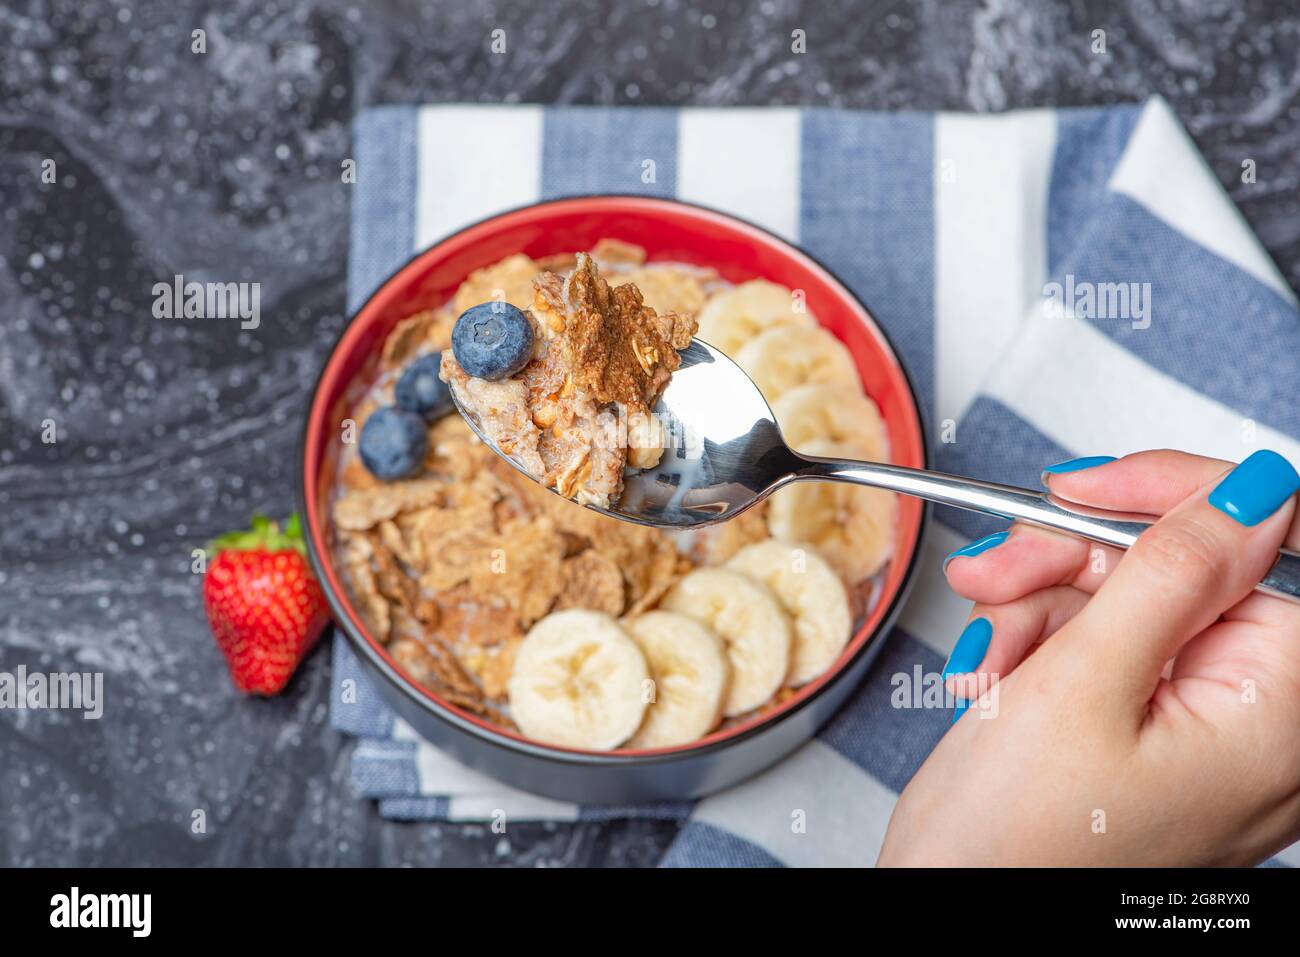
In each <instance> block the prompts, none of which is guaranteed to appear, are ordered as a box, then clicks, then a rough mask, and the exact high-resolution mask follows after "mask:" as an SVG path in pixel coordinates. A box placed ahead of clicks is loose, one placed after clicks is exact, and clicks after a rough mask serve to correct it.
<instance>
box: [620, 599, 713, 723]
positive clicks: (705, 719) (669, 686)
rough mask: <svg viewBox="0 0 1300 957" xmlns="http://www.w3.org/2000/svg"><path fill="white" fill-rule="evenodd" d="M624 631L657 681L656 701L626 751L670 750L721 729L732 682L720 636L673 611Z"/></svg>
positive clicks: (646, 618)
mask: <svg viewBox="0 0 1300 957" xmlns="http://www.w3.org/2000/svg"><path fill="white" fill-rule="evenodd" d="M626 627H627V630H628V633H629V634H631V636H632V638H633V640H634V641H636V643H637V644H638V645H640V646H641V651H642V653H643V654H644V655H645V658H646V662H647V663H648V664H649V666H650V677H651V679H652V680H653V681H654V700H653V701H652V702H650V705H649V707H647V708H646V715H645V721H644V722H642V724H641V730H639V731H638V732H637V733H636V734H635V735H634V736H633V737H632V740H631V741H629V742H628V743H627V746H628V747H629V748H668V747H672V746H673V745H675V744H686V743H688V742H690V741H694V740H696V739H697V738H702V737H704V736H705V735H706V734H708V733H709V732H710V731H712V730H713V729H714V728H715V727H717V725H718V722H719V721H721V720H722V705H723V702H724V701H725V700H726V696H727V686H728V684H729V683H730V678H731V666H730V665H729V664H728V663H727V646H726V645H725V644H724V643H723V641H722V639H721V638H719V637H718V634H717V632H715V631H714V630H713V629H712V628H709V627H708V626H706V625H703V624H701V623H700V622H698V621H696V620H695V619H694V618H688V617H687V616H686V615H678V614H675V613H673V612H671V611H651V612H647V613H646V614H644V615H642V616H640V617H639V618H634V619H632V620H631V621H630V622H628V623H627V626H626Z"/></svg>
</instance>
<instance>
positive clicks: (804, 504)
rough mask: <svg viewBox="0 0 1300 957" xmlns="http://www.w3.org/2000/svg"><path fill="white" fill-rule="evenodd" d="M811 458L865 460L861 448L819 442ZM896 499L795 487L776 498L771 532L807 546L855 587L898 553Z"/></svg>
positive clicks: (856, 489) (810, 446)
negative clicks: (895, 531) (804, 543)
mask: <svg viewBox="0 0 1300 957" xmlns="http://www.w3.org/2000/svg"><path fill="white" fill-rule="evenodd" d="M800 451H802V452H806V453H807V454H809V455H821V456H826V457H828V458H862V457H864V456H866V455H867V453H866V451H865V450H863V449H862V447H861V446H857V445H851V444H849V443H847V442H834V441H831V440H829V439H814V440H813V441H810V442H808V443H807V444H806V445H804V446H802V447H801V448H800ZM894 509H895V496H894V493H893V492H886V491H884V490H883V489H878V488H866V487H865V486H861V485H848V484H845V483H842V482H795V483H794V484H792V485H789V486H787V487H786V488H783V489H781V490H779V491H777V492H775V493H774V494H773V495H772V498H771V500H770V504H769V505H768V509H767V530H768V531H769V532H771V534H772V537H773V538H778V539H781V540H782V541H785V542H807V543H809V544H810V545H812V546H813V547H814V548H816V549H817V551H818V552H820V553H821V556H822V557H823V558H825V559H826V561H827V562H828V563H829V564H830V566H831V567H832V568H834V569H835V570H836V571H837V572H839V574H840V577H841V578H843V579H844V581H845V582H847V583H848V584H850V585H855V584H857V583H858V582H860V581H862V580H863V579H865V578H869V577H870V576H871V575H874V574H875V573H876V572H877V571H879V570H880V566H881V565H883V564H884V563H885V559H887V558H888V557H889V553H890V552H891V551H892V550H893V547H894Z"/></svg>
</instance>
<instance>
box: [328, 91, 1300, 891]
mask: <svg viewBox="0 0 1300 957" xmlns="http://www.w3.org/2000/svg"><path fill="white" fill-rule="evenodd" d="M354 147H355V152H354V156H355V159H356V163H357V166H356V169H357V180H356V184H355V186H354V189H355V193H354V194H353V206H352V227H351V228H352V233H351V247H350V248H351V254H350V259H349V273H348V290H349V300H350V308H352V309H355V308H357V307H359V306H360V305H361V304H362V302H364V300H365V299H366V297H367V296H368V295H369V294H370V293H371V292H372V291H373V290H374V289H375V287H376V286H377V285H378V284H379V283H380V282H381V281H382V280H383V279H384V278H385V277H387V276H388V275H389V274H390V273H391V272H392V271H393V270H394V269H395V268H396V267H397V266H399V265H400V264H401V263H403V262H404V261H406V259H408V258H409V257H410V255H411V254H412V252H413V251H415V250H418V249H421V248H423V247H425V246H427V245H429V244H430V243H432V242H434V241H435V240H437V239H439V238H440V237H442V236H445V235H447V234H448V233H451V232H453V231H455V230H456V229H458V228H460V227H462V226H464V225H466V224H467V223H470V222H473V221H475V220H478V219H481V218H483V217H484V216H487V215H490V214H492V213H494V212H497V211H500V210H503V209H508V208H511V207H515V206H519V205H523V204H526V203H531V202H534V201H536V200H539V199H547V198H552V197H558V196H565V195H573V194H579V193H599V192H611V193H646V194H650V195H658V196H670V197H671V196H676V197H679V198H681V199H685V200H692V201H696V202H699V203H702V204H705V205H708V206H712V207H715V208H719V209H722V210H725V211H728V212H733V213H735V214H737V215H739V216H741V217H743V218H746V219H749V220H751V221H753V222H756V223H759V224H761V225H763V226H766V227H767V228H769V229H771V230H773V231H775V232H776V233H778V234H780V235H782V236H784V237H786V238H788V239H790V240H791V241H793V242H796V243H798V244H799V245H801V246H802V247H803V248H805V249H806V250H808V251H809V252H810V253H811V254H812V255H814V256H816V257H817V258H818V259H820V260H821V261H822V262H824V263H826V264H827V265H828V266H829V267H830V269H831V270H832V271H834V272H835V273H836V274H837V275H838V276H839V277H840V278H841V279H842V280H843V281H844V282H846V283H847V284H848V285H849V286H850V287H851V288H852V289H853V291H854V292H855V293H857V294H858V295H859V296H860V297H861V298H862V299H863V301H864V302H866V303H867V304H868V306H869V307H870V308H871V310H872V311H873V313H874V314H875V316H876V318H877V320H878V321H879V322H880V323H881V324H882V325H883V326H884V328H885V329H886V330H887V332H888V333H889V335H890V336H891V338H892V339H893V341H894V342H895V344H896V345H897V347H898V349H899V351H900V352H901V354H902V358H903V361H904V362H905V363H906V365H907V367H908V370H909V371H910V372H911V374H912V377H913V381H914V382H915V384H916V387H917V389H918V391H919V393H920V396H921V402H922V404H923V407H924V408H923V410H922V413H923V421H924V422H925V424H926V428H927V431H928V433H929V434H930V436H931V439H932V445H933V450H934V461H935V463H936V465H937V467H938V468H939V469H942V470H944V471H949V472H956V473H959V474H964V475H971V476H975V477H979V478H985V479H992V480H997V481H1002V482H1009V483H1014V484H1018V485H1024V486H1028V487H1035V486H1037V484H1038V480H1039V473H1040V470H1041V469H1042V468H1043V466H1045V465H1047V464H1049V463H1052V462H1057V461H1060V460H1063V459H1066V458H1070V457H1071V456H1073V455H1077V454H1091V453H1106V454H1110V455H1122V454H1125V453H1128V452H1132V451H1136V450H1139V449H1145V448H1159V447H1164V446H1168V447H1174V448H1182V449H1187V450H1190V451H1193V452H1199V453H1202V454H1206V455H1214V456H1218V457H1220V458H1224V459H1231V460H1234V461H1236V460H1240V459H1242V458H1244V457H1245V456H1246V455H1248V454H1249V453H1250V452H1251V451H1252V450H1254V449H1255V448H1257V447H1269V448H1274V449H1277V450H1278V451H1280V452H1282V453H1283V454H1284V455H1286V456H1287V457H1289V458H1290V459H1291V461H1293V462H1300V401H1297V399H1298V398H1300V321H1298V317H1297V310H1296V299H1295V296H1294V294H1293V293H1292V291H1291V290H1290V288H1289V287H1288V286H1287V284H1286V283H1285V281H1284V280H1283V279H1282V278H1281V276H1280V275H1279V273H1278V271H1277V269H1276V268H1275V267H1274V265H1273V263H1272V262H1271V261H1270V260H1269V258H1268V256H1267V254H1266V253H1265V252H1264V251H1263V249H1262V248H1261V247H1260V244H1259V243H1258V241H1257V240H1256V238H1255V237H1254V235H1253V234H1252V233H1251V231H1250V229H1249V228H1248V227H1247V225H1246V223H1245V222H1244V220H1243V219H1242V218H1241V216H1240V215H1239V213H1238V212H1237V210H1236V208H1235V207H1234V206H1233V205H1232V202H1231V201H1230V200H1229V199H1228V197H1227V196H1226V195H1225V194H1224V192H1223V190H1222V188H1221V187H1220V185H1219V183H1218V181H1217V180H1216V178H1215V176H1214V174H1213V173H1212V172H1211V170H1210V169H1209V168H1208V167H1207V166H1206V165H1205V163H1204V161H1203V160H1202V158H1201V157H1200V155H1199V154H1198V153H1197V151H1196V148H1195V147H1194V146H1193V144H1192V143H1191V141H1190V140H1189V139H1188V137H1187V135H1186V134H1185V133H1184V132H1183V129H1182V128H1181V126H1180V125H1179V123H1178V121H1177V119H1176V118H1175V117H1174V115H1173V114H1172V112H1171V111H1170V109H1169V107H1168V106H1167V105H1166V104H1165V103H1164V102H1163V101H1162V100H1159V99H1154V100H1151V101H1149V102H1148V103H1146V104H1145V105H1142V106H1124V107H1116V108H1105V109H1075V110H1033V111H1026V112H1017V113H1009V114H1005V115H1000V116H970V115H964V114H946V113H944V114H920V113H910V114H908V113H904V114H876V113H861V112H850V111H841V110H825V109H806V110H800V109H682V110H676V109H633V108H619V109H604V108H581V107H579V108H567V107H566V108H552V107H530V106H525V107H495V106H494V107H479V106H429V107H381V108H378V109H373V110H369V111H367V112H364V113H362V114H361V115H360V116H359V117H358V119H357V121H356V125H355V129H354ZM1233 172H1234V174H1235V171H1233ZM935 518H936V521H935V523H934V526H933V528H932V530H931V534H929V535H928V536H927V541H926V542H925V545H924V554H923V560H922V567H921V569H920V579H919V581H918V582H917V587H916V588H915V590H914V592H913V594H912V597H911V599H910V601H909V603H908V606H907V608H906V610H905V612H904V614H903V615H902V617H901V619H900V620H899V622H898V624H897V626H896V627H894V629H893V630H892V632H891V633H890V634H889V635H887V636H881V637H880V638H878V639H877V640H880V641H887V642H888V645H887V647H886V648H885V650H884V653H883V654H882V656H881V657H880V659H878V662H877V664H876V665H875V667H874V670H873V671H872V673H871V675H870V677H869V678H868V679H867V681H866V682H865V683H864V685H863V687H862V688H861V689H860V690H859V691H858V692H857V693H856V695H855V696H854V697H852V698H851V699H850V701H849V703H848V704H847V705H846V706H845V708H844V709H843V711H842V712H841V713H840V714H839V715H838V716H837V717H836V718H835V719H834V720H833V721H831V722H830V724H828V725H827V726H826V728H825V729H823V731H822V732H821V733H820V734H819V735H818V736H817V737H816V738H815V739H814V740H813V741H811V742H809V743H808V744H807V745H805V746H804V747H803V748H802V749H801V750H799V751H797V752H796V753H795V754H793V755H792V756H791V757H789V758H788V759H787V760H785V761H784V762H782V763H781V764H780V765H778V766H777V767H774V768H772V769H771V770H769V771H767V772H766V773H764V774H762V775H760V776H758V777H756V778H754V779H752V780H750V781H748V782H746V783H744V784H741V785H740V786H738V787H735V788H733V789H731V790H729V791H727V792H724V793H721V794H717V795H714V796H712V797H709V798H706V799H704V800H701V801H699V802H694V803H691V804H674V805H661V806H653V807H635V808H626V807H618V808H609V807H585V806H584V807H580V806H576V805H573V804H568V803H565V802H559V801H553V800H549V799H544V798H538V797H536V796H533V795H528V794H523V793H521V792H518V791H515V790H512V789H510V788H508V787H505V786H503V785H501V784H500V783H498V782H496V781H493V780H491V779H489V778H486V777H484V776H483V775H481V774H479V773H477V772H474V771H471V770H469V769H467V768H465V767H463V766H462V765H459V764H458V763H456V762H455V761H453V760H451V759H450V758H448V757H447V756H445V755H443V754H442V753H440V752H439V751H438V750H436V749H435V748H433V747H432V746H431V745H429V744H428V743H427V742H425V741H423V740H421V739H420V738H419V737H418V735H416V734H415V733H414V732H413V731H412V730H411V728H410V727H409V726H407V725H405V724H404V723H403V722H402V721H401V720H400V719H397V718H395V717H394V715H393V714H392V713H391V712H390V711H388V709H387V708H386V707H385V706H384V705H383V703H382V702H381V701H380V699H379V697H378V695H377V693H376V692H375V691H374V690H373V689H371V688H370V687H369V686H368V685H367V684H366V681H365V679H364V677H363V676H362V674H361V673H360V670H359V668H358V666H357V662H356V660H355V658H354V657H353V655H352V653H351V651H350V649H349V648H348V646H347V644H346V642H344V641H342V640H336V641H335V642H334V675H333V680H334V685H335V689H334V691H335V693H334V697H333V702H334V705H333V707H332V709H331V717H332V721H333V723H334V725H335V727H337V728H339V729H340V730H342V731H344V732H347V733H350V734H354V735H357V736H359V737H360V741H359V743H358V744H357V747H356V750H355V753H354V756H353V778H354V781H355V784H356V786H357V788H358V789H359V790H360V791H361V793H362V794H364V795H367V796H369V797H373V798H376V799H378V801H379V807H380V812H381V813H382V814H384V815H385V816H388V817H393V818H403V819H438V820H456V821H464V820H485V819H489V818H491V817H492V816H493V815H494V814H497V813H500V812H504V813H505V814H506V816H507V819H514V820H519V819H547V820H589V819H597V818H608V817H614V816H628V815H655V816H661V817H679V818H683V819H685V821H686V823H685V826H684V827H683V829H682V832H681V834H680V836H679V837H678V838H677V840H676V842H675V844H674V845H673V846H672V847H671V849H670V850H669V851H668V853H667V855H666V858H665V861H664V863H665V864H667V865H745V864H777V863H780V864H789V865H830V864H835V865H854V864H871V863H872V862H873V861H874V860H875V857H876V854H877V852H878V851H879V848H880V843H881V840H882V838H883V835H884V832H885V826H886V823H887V821H888V819H889V814H890V811H891V809H892V807H893V805H894V802H895V800H896V799H897V795H898V793H899V791H900V790H901V789H902V788H903V786H904V785H905V784H906V783H907V781H908V779H909V778H910V777H911V775H912V774H913V773H914V772H915V771H916V769H917V768H918V767H919V766H920V764H921V762H922V761H923V760H924V758H925V756H926V755H927V754H928V753H929V751H930V749H931V748H932V747H933V746H934V744H935V743H936V742H937V741H938V740H939V738H941V737H942V736H943V734H944V733H945V731H946V730H947V729H948V727H949V722H950V718H951V713H950V712H949V711H947V710H944V709H941V708H933V707H930V708H926V707H906V706H901V707H900V706H895V705H896V704H907V702H905V701H902V700H901V698H902V697H904V696H900V695H897V694H896V691H897V690H898V689H899V688H900V687H905V686H907V685H908V683H909V682H915V680H916V677H917V676H919V675H922V674H924V675H930V674H933V673H935V672H938V671H939V670H940V669H941V668H942V666H943V664H944V659H945V657H946V656H947V654H948V653H949V651H950V650H951V647H952V644H953V642H954V641H955V638H956V636H957V635H958V633H959V632H960V631H961V628H962V626H963V624H964V623H965V621H966V618H967V616H968V612H969V607H970V606H969V603H967V602H965V601H962V600H960V599H958V598H957V597H956V596H955V595H953V594H952V593H951V592H950V591H948V589H947V588H946V586H945V584H944V581H943V577H942V574H941V566H942V563H943V559H944V557H945V556H946V555H947V554H948V553H950V552H951V551H952V550H953V549H955V548H957V547H959V546H960V545H962V544H964V543H965V542H966V541H967V540H968V539H970V538H972V537H975V536H977V535H981V534H985V533H987V532H990V531H994V530H996V529H997V528H999V527H1001V526H1000V524H999V523H997V522H995V521H994V520H990V519H986V518H983V517H981V516H977V515H974V514H972V513H966V512H959V511H956V510H952V509H939V510H937V512H936V515H935ZM348 679H352V681H354V682H355V684H354V685H349V686H348V687H349V688H351V689H354V690H355V692H356V694H355V696H353V695H348V696H346V698H345V696H343V695H342V694H341V689H342V687H343V683H344V682H345V681H347V680H348ZM354 697H355V700H353V699H354ZM345 700H346V701H349V702H351V703H348V704H344V703H343V702H344V701H345ZM798 812H802V814H800V813H798ZM795 820H799V821H802V824H803V826H802V827H795V826H792V822H794V821H795ZM1271 863H1287V864H1296V863H1300V845H1297V846H1295V847H1292V848H1291V849H1289V850H1288V851H1287V852H1284V853H1283V854H1282V855H1279V857H1278V858H1275V859H1274V861H1273V862H1271Z"/></svg>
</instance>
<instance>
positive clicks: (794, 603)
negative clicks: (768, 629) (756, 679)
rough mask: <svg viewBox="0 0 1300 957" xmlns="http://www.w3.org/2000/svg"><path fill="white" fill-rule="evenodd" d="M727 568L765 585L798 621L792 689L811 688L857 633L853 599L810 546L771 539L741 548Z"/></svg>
mask: <svg viewBox="0 0 1300 957" xmlns="http://www.w3.org/2000/svg"><path fill="white" fill-rule="evenodd" d="M726 567H727V568H730V569H732V570H733V571H738V572H740V573H741V574H743V575H748V576H749V577H750V578H753V579H756V580H757V581H761V582H762V583H763V584H765V585H767V587H768V588H770V589H772V591H774V592H775V593H776V597H777V598H778V599H779V600H780V602H781V605H782V606H783V607H784V608H785V610H786V611H787V612H789V614H790V617H791V618H792V619H793V620H794V661H793V663H792V664H791V666H790V675H789V677H788V678H787V679H786V680H787V682H788V683H789V684H792V685H802V684H807V683H808V682H809V681H812V680H813V679H814V678H816V677H817V676H818V675H820V674H822V672H824V671H825V670H826V669H827V668H829V667H830V666H831V665H832V664H834V662H835V659H836V658H838V657H839V656H840V652H841V651H843V650H844V646H845V645H846V644H848V641H849V633H850V631H851V630H852V628H853V615H852V613H851V612H850V611H849V594H848V591H847V590H846V589H845V587H844V582H843V581H841V580H840V576H839V575H837V574H836V573H835V570H834V569H833V568H831V566H830V565H828V564H827V563H826V562H825V561H824V560H823V559H822V557H821V556H820V555H818V554H817V552H816V551H814V550H813V547H812V546H811V545H807V544H802V543H795V542H778V541H776V540H775V539H768V540H767V541H765V542H758V543H756V544H754V545H749V546H746V547H745V548H742V549H741V550H740V551H739V552H737V553H736V554H735V556H733V557H732V559H731V560H730V561H729V562H727V565H726Z"/></svg>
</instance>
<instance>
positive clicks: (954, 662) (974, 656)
mask: <svg viewBox="0 0 1300 957" xmlns="http://www.w3.org/2000/svg"><path fill="white" fill-rule="evenodd" d="M992 640H993V623H992V622H991V621H989V620H988V619H987V618H976V619H975V620H974V621H972V622H970V624H968V625H967V626H966V627H965V628H963V629H962V632H961V636H960V637H959V638H958V639H957V644H956V645H955V646H954V647H953V649H952V654H950V655H949V656H948V662H947V664H945V665H944V666H943V680H944V681H947V680H948V676H949V675H964V674H967V673H968V672H971V671H974V670H975V669H976V668H978V667H979V666H980V662H981V661H983V660H984V655H985V654H987V653H988V650H989V642H990V641H992ZM969 707H970V702H969V701H958V702H957V706H956V707H955V708H954V709H953V715H952V720H953V721H954V722H956V720H957V719H958V718H960V717H961V716H962V715H963V714H965V713H966V709H967V708H969Z"/></svg>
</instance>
